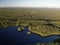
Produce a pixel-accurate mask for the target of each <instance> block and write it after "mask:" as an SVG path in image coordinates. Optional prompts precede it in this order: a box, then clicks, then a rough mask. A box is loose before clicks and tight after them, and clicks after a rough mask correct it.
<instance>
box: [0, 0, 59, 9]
mask: <svg viewBox="0 0 60 45" xmlns="http://www.w3.org/2000/svg"><path fill="white" fill-rule="evenodd" d="M0 7H48V8H60V0H0Z"/></svg>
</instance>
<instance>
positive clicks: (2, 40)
mask: <svg viewBox="0 0 60 45" xmlns="http://www.w3.org/2000/svg"><path fill="white" fill-rule="evenodd" d="M17 28H18V27H9V28H5V29H0V44H16V45H23V44H25V45H26V44H33V43H48V42H52V41H53V40H54V39H56V38H59V37H58V36H49V37H41V36H39V35H37V34H30V35H27V34H26V33H27V32H28V31H29V30H28V28H27V27H25V30H24V31H22V32H18V31H17Z"/></svg>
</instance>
